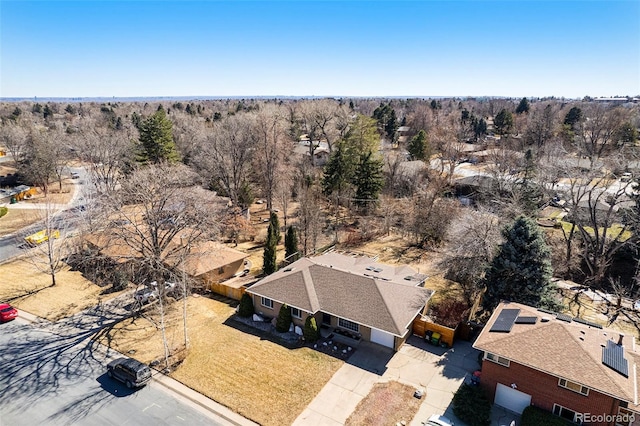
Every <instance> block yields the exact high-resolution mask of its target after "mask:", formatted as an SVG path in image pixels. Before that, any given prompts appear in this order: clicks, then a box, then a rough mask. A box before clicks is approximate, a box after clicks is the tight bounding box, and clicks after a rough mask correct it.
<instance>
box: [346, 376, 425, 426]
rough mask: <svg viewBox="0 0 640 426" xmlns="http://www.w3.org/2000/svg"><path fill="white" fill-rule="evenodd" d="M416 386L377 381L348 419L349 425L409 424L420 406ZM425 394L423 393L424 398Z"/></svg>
mask: <svg viewBox="0 0 640 426" xmlns="http://www.w3.org/2000/svg"><path fill="white" fill-rule="evenodd" d="M414 392H415V388H414V387H412V386H408V385H404V384H402V383H398V382H387V383H376V384H375V385H373V389H371V391H370V392H369V394H368V395H367V396H366V397H365V398H364V399H363V400H362V401H360V403H359V404H358V405H357V406H356V409H355V410H354V411H353V413H351V415H350V416H349V418H348V419H347V421H346V423H345V424H346V425H348V426H378V425H379V426H387V425H395V424H397V423H398V422H401V421H403V420H404V421H405V422H406V424H409V423H410V422H411V420H412V419H413V418H414V417H415V415H416V413H417V412H418V408H420V403H421V402H422V400H421V399H417V398H414V397H413V393H414ZM424 397H425V396H424V395H423V398H424Z"/></svg>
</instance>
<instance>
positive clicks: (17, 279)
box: [0, 259, 117, 321]
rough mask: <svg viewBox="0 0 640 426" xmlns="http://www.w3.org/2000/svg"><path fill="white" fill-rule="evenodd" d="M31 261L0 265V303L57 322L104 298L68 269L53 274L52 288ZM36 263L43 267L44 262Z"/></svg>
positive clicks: (95, 288) (48, 280) (99, 291)
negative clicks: (54, 276)
mask: <svg viewBox="0 0 640 426" xmlns="http://www.w3.org/2000/svg"><path fill="white" fill-rule="evenodd" d="M35 261H36V260H33V261H28V260H25V259H19V260H15V261H13V262H10V263H5V264H4V265H0V277H2V282H1V283H0V302H9V303H11V304H12V305H13V306H15V307H17V308H18V309H22V310H25V311H27V312H29V313H31V314H34V315H37V316H39V317H42V318H46V319H48V320H50V321H57V320H59V319H61V318H65V317H68V316H71V315H73V314H76V313H78V312H80V311H83V310H85V309H87V308H89V307H91V306H95V305H96V304H98V302H99V301H100V299H101V298H104V297H101V296H100V293H101V292H102V289H101V288H100V287H98V286H97V285H95V284H94V283H92V282H91V281H89V280H87V279H85V278H84V277H83V276H82V274H81V273H80V272H78V271H71V270H70V268H69V267H65V268H63V269H62V270H61V271H59V272H58V273H57V274H56V285H55V286H53V287H52V286H51V276H50V275H48V274H46V273H44V272H41V271H40V270H39V269H38V267H37V266H36V265H35V264H34V262H35ZM40 263H41V264H42V265H44V260H43V262H40ZM116 295H117V293H114V294H111V295H109V297H114V296H116Z"/></svg>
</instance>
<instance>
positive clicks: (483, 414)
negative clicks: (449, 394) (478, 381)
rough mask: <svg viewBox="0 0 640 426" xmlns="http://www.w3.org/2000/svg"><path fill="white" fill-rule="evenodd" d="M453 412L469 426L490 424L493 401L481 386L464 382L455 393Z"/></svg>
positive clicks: (487, 425)
mask: <svg viewBox="0 0 640 426" xmlns="http://www.w3.org/2000/svg"><path fill="white" fill-rule="evenodd" d="M453 414H455V415H456V417H458V418H459V419H460V420H462V421H463V422H465V423H467V424H468V425H469V426H489V425H490V424H491V403H490V402H489V400H488V399H487V397H486V396H485V394H484V392H483V391H482V389H481V388H480V387H478V386H471V385H468V384H466V383H463V384H462V386H460V388H459V389H458V391H457V392H456V393H455V395H453Z"/></svg>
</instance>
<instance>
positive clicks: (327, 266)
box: [246, 252, 433, 350]
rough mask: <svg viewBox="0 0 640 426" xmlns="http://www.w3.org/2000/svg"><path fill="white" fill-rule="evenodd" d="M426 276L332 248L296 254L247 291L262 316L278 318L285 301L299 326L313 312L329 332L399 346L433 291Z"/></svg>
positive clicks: (388, 345)
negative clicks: (311, 254) (313, 254)
mask: <svg viewBox="0 0 640 426" xmlns="http://www.w3.org/2000/svg"><path fill="white" fill-rule="evenodd" d="M425 279H426V276H425V275H421V274H419V273H417V272H416V271H415V270H413V269H412V268H410V267H408V266H391V265H385V264H382V263H378V262H376V259H374V258H371V257H368V256H350V255H344V254H340V253H335V252H332V253H326V254H323V255H321V256H317V257H307V258H302V259H299V260H297V261H295V262H293V263H292V264H291V265H289V266H287V267H286V268H284V269H281V270H279V271H277V272H275V273H273V274H271V275H269V276H268V277H266V278H264V279H262V280H260V281H258V282H257V283H255V284H254V285H252V286H251V287H249V288H248V289H247V291H246V292H247V293H248V294H249V295H251V296H252V298H253V305H254V308H255V310H256V312H257V313H258V314H260V315H262V316H264V317H267V318H275V317H277V316H278V313H279V311H280V307H281V306H282V305H283V304H286V305H288V306H289V307H290V308H291V313H292V316H293V323H294V324H295V325H297V326H300V327H302V326H303V325H304V322H305V320H306V319H307V317H308V316H310V315H312V316H314V317H315V319H316V322H317V324H318V325H322V327H324V329H325V330H326V331H327V332H334V333H336V334H338V333H340V334H342V335H349V336H351V337H352V338H353V340H354V341H359V340H360V339H362V340H364V341H369V342H373V343H377V344H379V345H382V346H386V347H388V348H392V349H394V350H398V349H399V348H400V346H402V344H403V343H404V342H405V340H406V339H407V338H408V337H409V335H410V334H411V330H412V324H413V321H414V319H415V318H416V317H417V316H418V315H419V314H420V313H422V312H423V310H424V308H425V305H426V303H427V301H428V300H429V299H430V298H431V295H432V294H433V291H432V290H428V289H425V288H424V287H423V286H424V281H425Z"/></svg>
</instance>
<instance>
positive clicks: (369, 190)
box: [353, 152, 384, 213]
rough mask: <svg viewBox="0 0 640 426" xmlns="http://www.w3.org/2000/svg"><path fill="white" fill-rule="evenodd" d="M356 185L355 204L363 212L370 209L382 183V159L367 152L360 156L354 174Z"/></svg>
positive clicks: (376, 198)
mask: <svg viewBox="0 0 640 426" xmlns="http://www.w3.org/2000/svg"><path fill="white" fill-rule="evenodd" d="M353 183H354V185H355V186H356V200H355V204H356V205H357V206H359V207H360V208H361V209H362V210H363V211H364V212H365V213H366V212H368V211H369V210H371V207H373V204H374V203H375V201H377V200H378V195H379V194H380V190H381V189H382V186H383V184H384V179H383V177H382V161H381V160H379V159H377V158H375V157H374V156H373V153H371V152H368V153H367V154H364V155H362V156H361V157H360V164H359V165H358V168H357V169H356V173H355V176H354V182H353Z"/></svg>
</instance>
